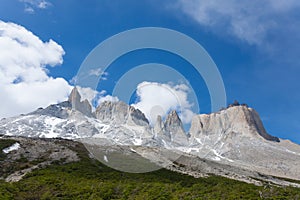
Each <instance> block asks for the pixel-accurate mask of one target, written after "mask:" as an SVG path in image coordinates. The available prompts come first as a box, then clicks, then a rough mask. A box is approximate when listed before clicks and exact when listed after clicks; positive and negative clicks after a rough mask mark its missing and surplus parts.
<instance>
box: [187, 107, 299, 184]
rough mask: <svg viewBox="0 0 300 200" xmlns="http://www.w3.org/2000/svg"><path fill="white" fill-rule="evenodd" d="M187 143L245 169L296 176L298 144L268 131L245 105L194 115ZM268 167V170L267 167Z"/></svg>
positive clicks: (212, 156)
mask: <svg viewBox="0 0 300 200" xmlns="http://www.w3.org/2000/svg"><path fill="white" fill-rule="evenodd" d="M190 135H191V137H190V146H191V147H195V148H197V151H195V152H192V153H193V154H195V155H199V156H202V157H206V158H209V159H211V160H216V161H220V162H223V163H228V164H230V165H232V166H243V167H244V168H247V169H248V170H253V171H257V172H260V173H266V174H269V175H274V176H283V177H289V178H297V179H300V169H299V168H297V167H295V166H300V146H299V145H297V148H294V147H295V145H291V144H289V143H287V142H286V141H284V140H280V139H279V138H277V137H274V136H271V135H269V134H268V133H267V132H266V130H265V128H264V126H263V124H262V122H261V120H260V118H259V115H258V114H257V112H256V111H255V110H254V109H252V108H249V107H247V106H246V105H236V106H231V107H229V108H227V109H225V110H222V111H220V112H218V113H211V114H202V115H197V116H194V118H193V120H192V124H191V129H190ZM270 169H272V170H270Z"/></svg>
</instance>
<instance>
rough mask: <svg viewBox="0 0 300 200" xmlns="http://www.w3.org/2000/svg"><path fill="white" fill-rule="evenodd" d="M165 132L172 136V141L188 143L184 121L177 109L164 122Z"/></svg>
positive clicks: (182, 143)
mask: <svg viewBox="0 0 300 200" xmlns="http://www.w3.org/2000/svg"><path fill="white" fill-rule="evenodd" d="M164 130H165V132H166V133H167V134H168V135H170V136H171V141H172V142H173V143H175V144H179V145H186V144H188V138H187V135H186V133H185V131H184V129H183V125H182V122H181V120H180V118H179V116H178V114H177V112H176V111H175V110H173V111H171V112H170V113H169V115H168V116H167V119H166V121H165V123H164Z"/></svg>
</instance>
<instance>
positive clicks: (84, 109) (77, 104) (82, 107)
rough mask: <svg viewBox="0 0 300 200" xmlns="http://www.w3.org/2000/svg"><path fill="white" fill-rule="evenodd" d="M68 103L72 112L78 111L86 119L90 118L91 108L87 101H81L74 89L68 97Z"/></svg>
mask: <svg viewBox="0 0 300 200" xmlns="http://www.w3.org/2000/svg"><path fill="white" fill-rule="evenodd" d="M68 102H70V103H71V105H72V108H73V109H74V110H78V111H79V112H81V113H83V114H84V115H86V116H88V117H92V116H93V115H92V106H91V105H90V103H89V101H88V100H87V99H85V100H83V101H81V95H80V94H79V92H78V90H77V88H76V87H74V88H73V90H72V91H71V94H70V96H69V100H68Z"/></svg>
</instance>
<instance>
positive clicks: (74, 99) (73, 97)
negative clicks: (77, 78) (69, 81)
mask: <svg viewBox="0 0 300 200" xmlns="http://www.w3.org/2000/svg"><path fill="white" fill-rule="evenodd" d="M80 100H81V95H80V93H79V92H78V89H77V87H74V88H73V89H72V91H71V93H70V95H69V99H68V101H69V102H70V103H73V104H74V103H75V104H76V103H79V102H80Z"/></svg>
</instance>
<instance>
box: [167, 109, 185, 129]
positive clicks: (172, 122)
mask: <svg viewBox="0 0 300 200" xmlns="http://www.w3.org/2000/svg"><path fill="white" fill-rule="evenodd" d="M169 126H182V122H181V119H180V118H179V116H178V114H177V112H176V110H172V111H171V112H170V113H169V115H168V116H167V119H166V121H165V127H169Z"/></svg>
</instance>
